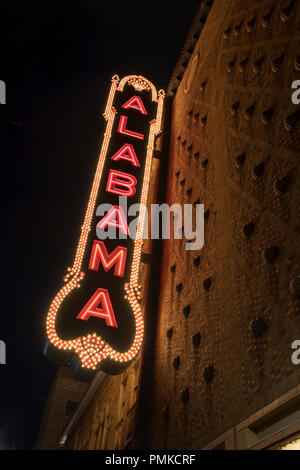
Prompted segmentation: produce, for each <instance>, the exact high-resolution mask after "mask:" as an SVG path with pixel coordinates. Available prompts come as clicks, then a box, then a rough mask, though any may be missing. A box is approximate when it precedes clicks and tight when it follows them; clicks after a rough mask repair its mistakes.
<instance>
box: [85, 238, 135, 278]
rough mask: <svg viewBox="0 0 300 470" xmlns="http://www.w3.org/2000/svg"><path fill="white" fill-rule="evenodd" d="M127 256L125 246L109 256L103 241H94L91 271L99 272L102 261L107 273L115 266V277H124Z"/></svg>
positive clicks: (90, 264) (119, 247) (90, 263)
mask: <svg viewBox="0 0 300 470" xmlns="http://www.w3.org/2000/svg"><path fill="white" fill-rule="evenodd" d="M126 256H127V248H125V246H118V247H117V248H116V249H115V250H114V251H112V252H111V254H110V255H109V254H108V253H107V250H106V247H105V244H104V242H103V241H100V240H94V243H93V248H92V253H91V257H90V262H89V269H90V270H92V271H98V269H99V264H100V261H101V263H102V266H103V268H104V271H105V272H106V273H107V271H109V270H110V269H111V268H112V267H113V266H115V270H114V275H115V276H118V277H123V276H124V270H125V263H126Z"/></svg>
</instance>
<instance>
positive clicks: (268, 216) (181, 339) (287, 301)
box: [40, 0, 300, 450]
mask: <svg viewBox="0 0 300 470" xmlns="http://www.w3.org/2000/svg"><path fill="white" fill-rule="evenodd" d="M299 32H300V4H299V2H297V1H289V0H281V1H277V2H274V1H270V0H264V1H254V2H250V1H249V0H234V1H232V0H215V1H214V2H209V1H207V2H201V4H200V6H199V10H198V12H197V14H196V16H195V19H194V21H193V24H192V26H191V29H190V32H189V35H188V38H187V40H186V43H185V44H184V47H183V50H182V52H181V55H180V57H179V60H178V63H177V65H176V68H175V70H174V72H173V75H172V77H171V80H170V84H169V87H168V90H167V93H166V94H167V96H166V102H165V109H164V127H163V133H162V136H161V138H160V139H159V140H158V141H157V142H156V150H155V158H154V159H153V164H152V176H151V178H152V181H153V185H152V187H151V188H152V189H151V193H150V197H149V199H148V203H152V202H160V203H161V202H167V203H168V204H169V205H170V206H171V205H172V204H174V203H179V204H180V205H183V204H188V203H191V204H194V205H196V204H199V203H201V204H204V208H205V209H204V210H205V211H204V223H205V240H204V246H203V247H202V248H201V249H200V250H196V251H193V250H191V251H188V250H186V249H185V243H186V240H184V239H171V240H162V241H160V242H155V243H154V242H151V241H149V240H148V241H147V242H146V243H145V245H144V247H143V256H142V264H141V270H140V281H141V283H142V284H144V285H145V295H144V297H143V300H142V308H143V313H144V318H145V340H144V345H143V347H142V350H141V351H140V353H139V355H138V356H137V357H136V358H135V359H134V361H133V362H132V363H131V365H130V366H129V367H128V368H127V369H126V370H125V371H124V372H122V373H121V374H119V375H114V376H113V375H108V374H104V373H103V372H98V373H96V375H95V377H94V379H93V380H92V382H91V383H90V384H89V385H87V386H86V387H87V388H86V389H85V390H84V391H82V395H83V396H82V398H81V400H78V403H77V405H76V410H75V411H74V413H73V414H72V416H71V417H70V419H68V420H67V421H68V422H67V423H66V420H65V419H64V423H63V425H61V422H60V423H57V426H56V428H55V431H53V432H54V434H55V436H54V434H53V433H52V442H53V437H55V441H56V445H57V446H58V447H60V448H62V449H225V450H227V449H233V450H237V449H290V448H293V449H296V448H298V449H299V448H300V365H299V361H297V360H293V357H295V355H294V356H293V353H294V352H295V349H293V344H294V345H295V341H297V340H300V303H299V298H300V278H299V276H300V259H299V254H300V243H299V241H300V210H299V209H300V181H299V151H300V119H299V115H300V114H299V106H297V105H295V104H294V103H293V102H292V99H291V96H292V92H293V89H292V83H293V82H294V81H295V80H297V79H298V80H299V79H300V42H299ZM296 356H297V355H296ZM297 357H299V356H297ZM296 359H297V358H296ZM72 380H73V386H70V394H71V393H73V392H71V390H72V389H73V388H75V389H76V387H77V385H76V380H74V379H72ZM79 384H81V382H79ZM59 386H60V385H59V383H56V384H54V386H53V387H54V390H57V387H59ZM80 386H81V385H80ZM64 397H65V401H64V402H63V404H61V405H60V406H65V404H66V402H67V401H68V400H70V398H67V394H65V395H64ZM46 428H47V425H46ZM51 445H52V444H51ZM50 447H51V446H50ZM40 448H49V444H48V443H47V439H45V440H44V441H43V444H42V445H40Z"/></svg>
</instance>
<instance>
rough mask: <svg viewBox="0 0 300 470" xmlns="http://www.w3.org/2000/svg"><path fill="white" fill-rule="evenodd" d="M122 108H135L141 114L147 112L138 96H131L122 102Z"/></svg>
mask: <svg viewBox="0 0 300 470" xmlns="http://www.w3.org/2000/svg"><path fill="white" fill-rule="evenodd" d="M122 108H125V109H129V108H132V109H137V110H138V111H140V113H142V114H147V111H146V109H145V106H144V103H143V102H142V100H141V98H140V97H139V96H132V97H131V98H130V99H129V100H128V101H126V103H124V104H123V106H122Z"/></svg>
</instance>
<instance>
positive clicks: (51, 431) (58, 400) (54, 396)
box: [35, 366, 88, 450]
mask: <svg viewBox="0 0 300 470" xmlns="http://www.w3.org/2000/svg"><path fill="white" fill-rule="evenodd" d="M87 387H88V384H87V383H85V382H80V381H78V380H75V379H74V374H73V371H72V370H71V368H70V367H67V366H59V367H58V370H57V376H56V379H55V382H54V384H53V387H52V390H51V393H50V396H49V399H48V401H47V403H46V405H45V409H44V413H43V418H42V422H41V426H40V432H39V436H38V438H37V442H36V446H35V448H36V449H39V450H55V449H56V450H58V449H60V447H59V445H58V440H59V438H60V436H61V434H62V432H63V431H64V429H65V427H66V426H67V424H68V422H69V421H70V418H71V417H72V415H73V413H74V412H75V410H76V408H77V406H78V404H79V402H80V400H81V399H82V396H83V395H84V393H85V392H86V390H87Z"/></svg>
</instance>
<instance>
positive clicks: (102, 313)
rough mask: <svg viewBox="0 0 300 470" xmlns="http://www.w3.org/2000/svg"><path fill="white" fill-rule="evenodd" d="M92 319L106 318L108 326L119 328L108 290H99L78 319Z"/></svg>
mask: <svg viewBox="0 0 300 470" xmlns="http://www.w3.org/2000/svg"><path fill="white" fill-rule="evenodd" d="M100 304H101V308H99V305H100ZM90 317H97V318H104V320H105V321H106V324H107V325H108V326H113V327H115V328H118V325H117V322H116V318H115V314H114V310H113V308H112V304H111V301H110V297H109V293H108V290H107V289H101V288H99V289H97V290H96V292H95V293H94V295H92V297H91V298H90V300H89V301H88V303H87V304H85V306H84V307H83V309H82V310H81V312H80V313H79V314H78V315H77V317H76V318H79V319H80V320H88V319H89V318H90Z"/></svg>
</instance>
